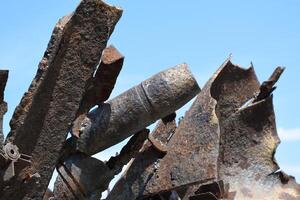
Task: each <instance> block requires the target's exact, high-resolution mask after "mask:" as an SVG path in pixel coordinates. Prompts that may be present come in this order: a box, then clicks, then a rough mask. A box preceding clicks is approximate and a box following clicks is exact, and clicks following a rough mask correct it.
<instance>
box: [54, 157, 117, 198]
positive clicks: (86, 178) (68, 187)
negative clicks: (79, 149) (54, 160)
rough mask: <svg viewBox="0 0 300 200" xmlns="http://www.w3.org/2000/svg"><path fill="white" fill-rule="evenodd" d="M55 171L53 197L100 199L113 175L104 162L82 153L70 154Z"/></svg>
mask: <svg viewBox="0 0 300 200" xmlns="http://www.w3.org/2000/svg"><path fill="white" fill-rule="evenodd" d="M57 171H58V174H59V176H58V178H57V180H56V182H55V187H54V191H53V193H54V197H55V199H69V200H71V199H100V197H101V193H102V192H103V191H105V190H106V189H107V187H108V184H109V182H110V181H111V180H112V179H113V177H114V173H113V171H111V170H110V169H109V168H108V167H107V165H106V164H105V163H104V162H102V161H100V160H98V159H96V158H92V157H89V156H86V155H84V154H75V155H71V156H70V157H69V158H68V160H65V161H64V162H62V163H60V164H59V166H58V167H57Z"/></svg>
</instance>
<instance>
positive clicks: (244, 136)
mask: <svg viewBox="0 0 300 200" xmlns="http://www.w3.org/2000/svg"><path fill="white" fill-rule="evenodd" d="M121 15H122V10H121V9H119V8H117V7H113V6H110V5H108V4H106V3H104V2H102V1H101V0H82V1H81V3H80V4H79V6H78V7H77V9H76V10H75V11H74V12H73V13H72V14H70V15H68V16H65V17H63V18H62V19H60V20H59V22H58V23H57V24H56V26H55V28H54V30H53V34H52V36H51V39H50V42H49V44H48V48H47V50H46V52H45V54H44V57H43V58H42V60H41V62H40V63H39V66H38V70H37V74H36V76H35V78H34V79H33V81H32V83H31V85H30V87H29V89H28V91H27V92H26V93H25V95H24V96H23V98H22V100H21V102H20V104H19V105H18V106H17V108H16V109H15V111H14V114H13V117H12V119H11V121H10V127H11V130H10V132H9V133H8V135H7V137H6V139H5V140H4V139H3V131H2V120H3V115H4V114H5V112H6V110H7V105H6V103H5V101H4V98H3V96H4V88H5V85H6V81H7V78H8V71H5V70H1V71H0V120H1V123H0V124H1V125H0V140H1V156H0V175H1V180H0V199H1V200H2V199H3V200H18V199H90V200H92V199H100V198H101V194H102V192H103V191H105V190H107V188H108V184H109V183H110V181H111V180H112V179H113V178H114V176H115V175H117V174H119V173H120V172H121V171H122V168H123V166H124V165H126V164H128V165H127V169H126V171H125V172H124V173H123V175H122V177H121V179H120V180H119V181H118V182H117V183H116V185H115V186H114V188H113V189H112V190H111V191H110V192H109V193H108V196H107V198H106V199H107V200H135V199H145V200H146V199H148V200H150V199H157V200H169V199H170V200H176V199H182V200H210V199H212V200H216V199H227V200H230V199H272V200H273V199H284V200H288V199H290V200H292V199H293V200H296V199H300V186H299V185H298V184H297V183H296V181H295V179H294V178H293V177H291V176H288V175H286V174H285V173H284V172H282V171H279V166H278V165H277V163H276V161H275V160H274V154H275V150H276V147H277V145H278V144H279V142H280V140H279V138H278V135H277V132H276V124H275V115H274V110H273V103H272V101H273V95H272V92H273V90H274V89H275V86H274V85H275V83H276V82H277V80H278V79H279V77H280V75H281V74H282V72H283V70H284V68H281V67H278V68H276V69H275V71H274V72H273V74H272V75H271V77H270V78H269V79H268V80H267V81H265V82H263V83H262V84H260V83H259V81H258V79H257V77H256V74H255V72H254V69H253V67H252V66H251V67H250V68H248V69H243V68H241V67H239V66H237V65H234V64H232V62H231V60H230V58H229V59H227V60H226V61H225V62H224V63H223V64H222V65H221V67H220V68H219V69H218V70H217V72H216V73H215V74H214V75H213V76H212V77H211V78H210V80H209V81H208V82H207V83H206V84H205V86H204V88H203V89H202V90H201V91H200V88H199V86H198V84H197V82H196V80H195V78H194V77H193V75H192V74H191V72H190V71H189V69H188V66H187V65H186V64H180V65H177V66H175V67H173V68H170V69H167V70H165V71H162V72H160V73H158V74H156V75H154V76H152V77H150V78H149V79H147V80H145V81H144V82H142V83H140V84H139V85H137V86H135V87H133V88H131V89H129V90H128V91H126V92H124V93H122V94H121V95H119V96H117V97H115V98H113V99H111V100H108V99H109V96H110V94H111V92H112V90H113V88H114V85H115V83H116V80H117V77H118V75H119V73H120V71H121V68H122V65H123V61H124V57H123V56H122V55H121V53H120V52H119V51H118V50H117V49H116V48H115V47H113V46H108V47H107V41H108V39H109V37H110V35H111V34H112V32H113V30H114V27H115V25H116V24H117V22H118V20H119V19H120V17H121ZM196 96H197V97H196ZM193 97H196V99H195V101H194V103H193V105H192V106H191V108H190V109H189V110H188V111H187V112H186V114H185V116H184V117H183V119H181V120H180V121H179V122H178V124H177V123H176V114H175V111H176V110H178V109H179V108H181V107H182V106H183V105H185V104H186V103H187V102H188V101H190V100H191V99H192V98H193ZM107 100H108V101H107ZM94 107H95V108H94ZM157 120H159V122H158V123H157V125H156V127H155V129H154V130H153V131H152V132H151V133H150V130H148V129H147V128H146V127H147V126H149V125H151V124H153V123H154V122H156V121H157ZM68 133H71V137H67V136H68ZM130 136H132V137H131V138H130V140H129V142H128V143H127V144H126V145H125V146H124V147H123V149H122V150H121V152H120V153H119V154H118V155H116V156H113V157H111V158H110V159H109V160H108V161H106V162H104V161H101V160H98V159H96V158H94V157H91V156H92V155H94V154H96V153H98V152H101V151H103V150H105V149H107V148H109V147H111V146H113V145H115V144H117V143H119V142H121V141H123V140H124V139H126V138H128V137H130ZM55 168H56V169H57V171H58V174H59V175H58V177H57V179H56V182H55V185H54V190H53V191H51V190H50V189H48V188H47V187H48V184H49V181H50V179H51V177H52V174H53V171H54V169H55Z"/></svg>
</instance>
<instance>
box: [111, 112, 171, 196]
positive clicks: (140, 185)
mask: <svg viewBox="0 0 300 200" xmlns="http://www.w3.org/2000/svg"><path fill="white" fill-rule="evenodd" d="M175 116H176V115H175V114H172V115H170V116H167V117H165V118H164V119H162V120H160V121H159V122H158V124H157V126H156V127H155V129H154V131H153V132H152V133H151V134H152V135H153V137H154V138H155V139H157V140H159V141H161V142H162V143H164V144H167V142H168V140H169V138H170V137H172V135H173V134H174V132H175V130H176V122H175ZM164 155H165V154H164V153H162V152H160V151H157V149H156V148H154V147H153V146H152V144H151V143H150V142H149V141H148V142H146V143H145V144H144V146H143V148H142V149H141V151H140V153H139V154H138V155H137V156H136V157H135V159H133V160H132V161H131V162H130V163H129V166H128V168H127V170H126V171H125V172H124V174H123V176H122V177H121V179H120V180H119V181H118V182H117V183H116V185H115V187H114V188H113V190H112V191H111V192H110V193H109V195H108V197H107V200H127V199H136V198H137V197H139V196H140V195H141V194H142V193H143V192H144V189H145V186H146V185H147V182H148V181H149V179H151V177H152V176H153V173H154V172H155V170H156V169H157V168H158V167H159V165H158V163H159V160H160V159H161V158H162V157H163V156H164Z"/></svg>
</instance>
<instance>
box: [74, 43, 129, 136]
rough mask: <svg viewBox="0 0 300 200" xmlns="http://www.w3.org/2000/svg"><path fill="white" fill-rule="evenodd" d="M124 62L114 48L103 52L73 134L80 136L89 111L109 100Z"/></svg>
mask: <svg viewBox="0 0 300 200" xmlns="http://www.w3.org/2000/svg"><path fill="white" fill-rule="evenodd" d="M123 62H124V56H123V55H122V54H121V53H120V52H119V51H118V50H117V49H116V48H115V47H114V46H109V47H107V48H105V49H104V50H103V52H102V56H101V63H100V65H99V67H98V69H97V71H96V73H95V75H94V76H93V78H92V80H91V81H89V83H88V86H87V89H86V92H85V95H84V96H83V99H82V101H81V104H80V107H79V109H78V112H77V117H76V120H75V121H74V122H73V127H72V134H73V135H75V136H76V137H79V136H80V133H81V131H80V128H81V123H82V122H83V120H84V118H85V117H86V114H87V113H88V112H89V110H90V109H91V108H92V107H94V106H95V105H100V104H101V103H103V102H104V101H106V100H107V99H108V98H109V96H110V94H111V92H112V90H113V88H114V86H115V83H116V80H117V77H118V75H119V73H120V71H121V69H122V66H123Z"/></svg>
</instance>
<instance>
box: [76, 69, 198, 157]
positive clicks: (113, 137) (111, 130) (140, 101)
mask: <svg viewBox="0 0 300 200" xmlns="http://www.w3.org/2000/svg"><path fill="white" fill-rule="evenodd" d="M199 90H200V89H199V86H198V84H197V82H196V80H195V78H194V77H193V75H192V73H191V72H190V70H189V69H188V66H187V65H186V64H181V65H177V66H175V67H173V68H170V69H168V70H165V71H162V72H160V73H158V74H156V75H154V76H152V77H151V78H149V79H147V80H145V81H143V82H142V83H141V84H139V85H137V86H135V87H133V88H131V89H129V90H128V91H126V92H124V93H122V94H121V95H119V96H117V97H115V98H114V99H112V100H110V101H108V102H107V103H104V104H102V105H101V106H99V107H98V108H97V109H94V110H92V111H91V112H90V113H89V114H88V116H87V117H86V118H85V119H84V121H83V122H82V124H81V128H80V129H81V131H82V133H81V134H80V137H79V138H78V140H77V142H76V144H77V150H78V151H81V152H84V153H86V154H88V155H93V154H95V153H97V152H100V151H102V150H104V149H106V148H108V147H110V146H112V145H114V144H117V143H118V142H121V141H122V140H124V139H126V138H127V137H129V136H130V135H131V134H132V133H136V132H137V131H139V130H141V129H143V128H144V127H147V126H148V125H150V124H152V123H154V122H155V121H156V120H157V119H159V118H163V117H165V116H167V115H169V114H170V113H173V112H174V111H176V110H177V109H179V108H180V107H182V106H183V105H184V104H186V103H187V102H188V101H189V100H191V99H192V98H193V97H194V96H196V95H197V94H198V92H199ZM124 102H126V103H124Z"/></svg>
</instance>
